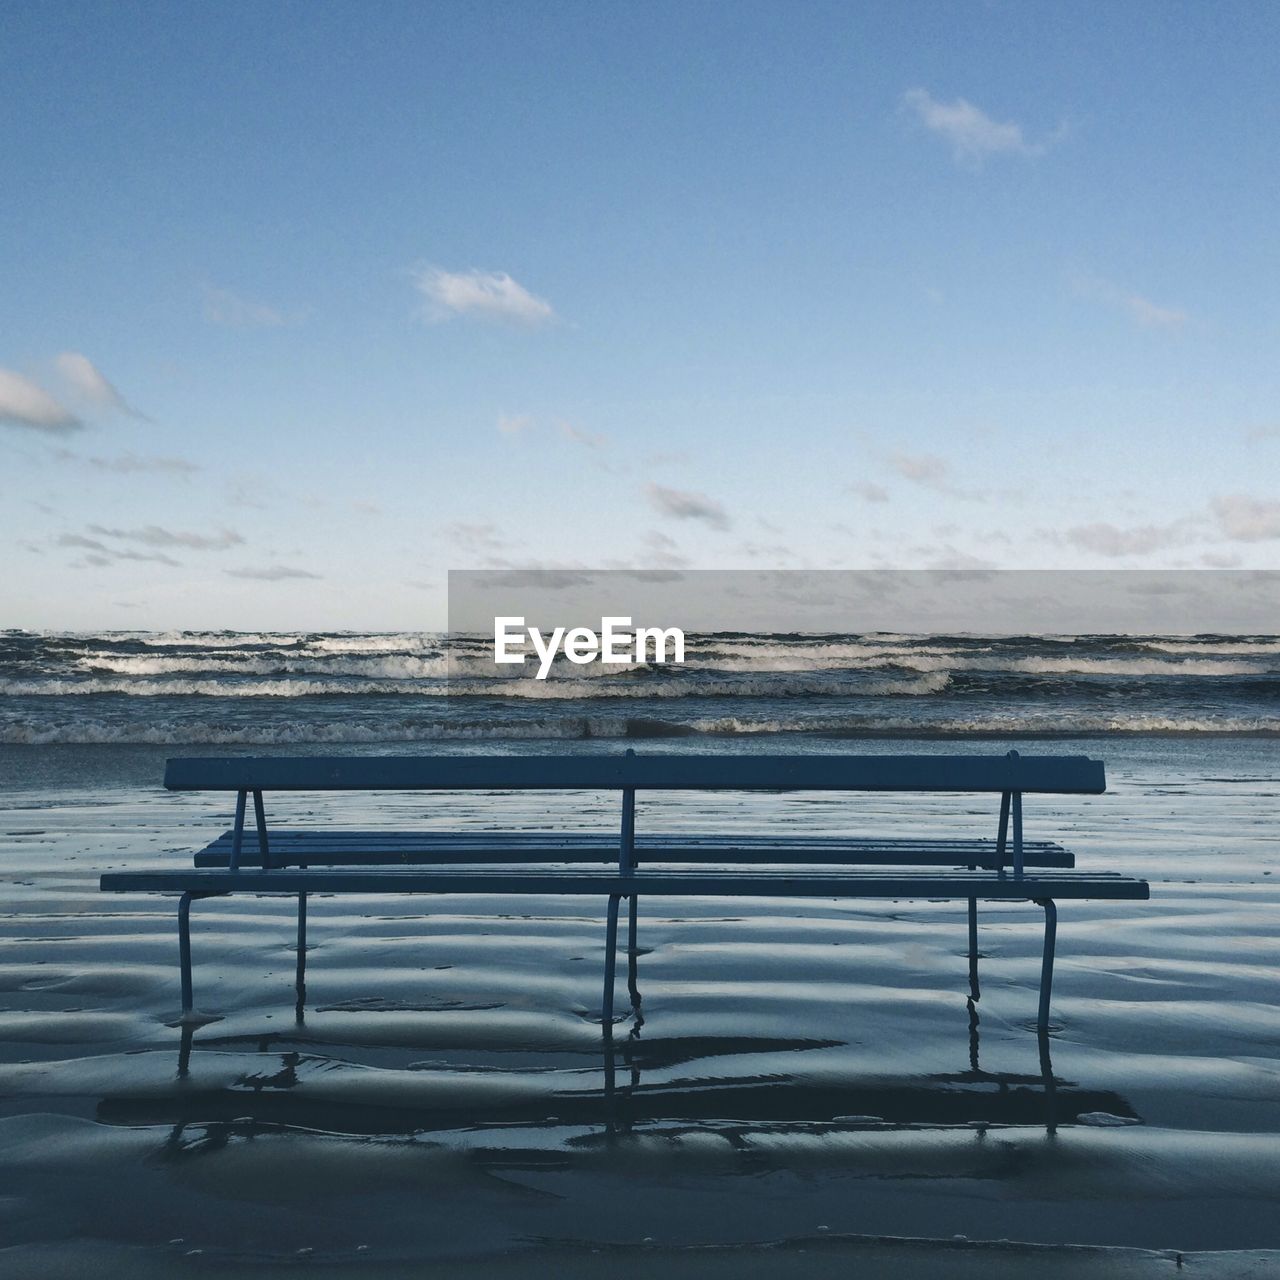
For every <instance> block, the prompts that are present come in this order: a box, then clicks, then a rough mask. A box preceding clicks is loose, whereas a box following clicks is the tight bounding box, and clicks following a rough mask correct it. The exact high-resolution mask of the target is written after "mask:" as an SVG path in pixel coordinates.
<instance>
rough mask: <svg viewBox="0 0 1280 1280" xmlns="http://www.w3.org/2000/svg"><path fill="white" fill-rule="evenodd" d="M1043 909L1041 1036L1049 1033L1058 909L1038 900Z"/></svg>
mask: <svg viewBox="0 0 1280 1280" xmlns="http://www.w3.org/2000/svg"><path fill="white" fill-rule="evenodd" d="M1037 902H1038V903H1039V905H1040V906H1042V907H1043V908H1044V957H1043V959H1042V960H1041V962H1040V1014H1039V1017H1038V1018H1037V1019H1036V1030H1037V1031H1038V1032H1039V1033H1040V1034H1041V1035H1042V1036H1043V1035H1047V1034H1048V1031H1049V1000H1050V997H1051V996H1052V994H1053V949H1054V944H1055V943H1056V941H1057V937H1058V908H1057V906H1056V905H1055V903H1054V901H1053V899H1052V898H1039V899H1037Z"/></svg>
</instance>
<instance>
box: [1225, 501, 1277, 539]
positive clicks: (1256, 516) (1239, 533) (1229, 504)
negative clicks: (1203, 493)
mask: <svg viewBox="0 0 1280 1280" xmlns="http://www.w3.org/2000/svg"><path fill="white" fill-rule="evenodd" d="M1210 506H1211V507H1212V508H1213V514H1214V517H1215V519H1216V520H1217V521H1218V527H1219V528H1220V529H1221V530H1222V533H1223V536H1224V537H1227V538H1230V539H1231V540H1232V541H1233V542H1263V541H1266V540H1267V539H1270V538H1280V502H1272V501H1269V500H1267V499H1265V498H1251V497H1250V496H1249V495H1248V494H1244V493H1229V494H1224V495H1222V496H1221V497H1219V498H1214V499H1213V501H1212V503H1211V504H1210Z"/></svg>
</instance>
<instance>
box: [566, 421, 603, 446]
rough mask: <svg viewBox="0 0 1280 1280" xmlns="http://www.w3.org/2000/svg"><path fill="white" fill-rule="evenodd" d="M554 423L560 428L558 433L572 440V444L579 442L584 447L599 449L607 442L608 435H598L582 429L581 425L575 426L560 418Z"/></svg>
mask: <svg viewBox="0 0 1280 1280" xmlns="http://www.w3.org/2000/svg"><path fill="white" fill-rule="evenodd" d="M556 425H557V426H558V427H559V429H560V434H561V435H562V436H564V438H565V439H566V440H572V441H573V443H574V444H580V445H582V446H583V448H585V449H600V448H603V446H604V445H606V444H608V442H609V437H608V436H606V435H598V434H596V433H594V432H591V431H583V430H582V428H581V427H575V426H574V425H573V423H572V422H565V421H563V420H562V421H560V422H558V423H557V424H556Z"/></svg>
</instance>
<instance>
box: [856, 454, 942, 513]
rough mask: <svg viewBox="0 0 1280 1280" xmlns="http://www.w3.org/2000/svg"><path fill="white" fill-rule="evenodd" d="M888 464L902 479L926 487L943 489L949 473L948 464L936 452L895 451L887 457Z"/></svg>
mask: <svg viewBox="0 0 1280 1280" xmlns="http://www.w3.org/2000/svg"><path fill="white" fill-rule="evenodd" d="M889 465H890V466H891V467H892V468H893V469H894V470H895V471H896V472H897V473H898V474H899V475H900V476H901V477H902V478H903V479H904V480H910V481H911V483H912V484H919V485H923V486H924V487H925V488H926V489H945V488H946V487H947V484H948V479H949V477H950V475H951V466H950V464H949V463H948V462H947V460H946V459H945V458H940V457H938V455H937V454H936V453H895V454H894V455H893V456H892V457H891V458H890V459H889ZM873 487H875V488H878V487H879V486H873ZM882 492H883V491H882ZM886 496H887V495H886ZM878 501H883V499H878Z"/></svg>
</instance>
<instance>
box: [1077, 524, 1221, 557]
mask: <svg viewBox="0 0 1280 1280" xmlns="http://www.w3.org/2000/svg"><path fill="white" fill-rule="evenodd" d="M1196 523H1197V521H1196V520H1195V519H1193V518H1191V517H1183V518H1182V519H1179V520H1173V521H1170V522H1169V523H1168V524H1145V525H1131V526H1128V527H1123V526H1120V525H1115V524H1111V523H1110V522H1109V521H1105V520H1099V521H1096V522H1094V523H1093V524H1081V525H1076V526H1075V527H1073V528H1071V529H1066V530H1064V531H1063V532H1062V534H1061V535H1059V538H1058V539H1056V540H1061V541H1062V542H1066V543H1068V544H1069V545H1071V546H1073V547H1079V548H1080V549H1081V550H1082V551H1092V552H1094V554H1096V555H1100V556H1107V557H1108V558H1119V557H1121V556H1146V555H1151V554H1152V553H1153V552H1155V551H1167V550H1169V549H1170V548H1172V547H1180V546H1185V545H1186V544H1187V543H1188V542H1190V541H1191V540H1192V539H1193V537H1194V531H1195V526H1196Z"/></svg>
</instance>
